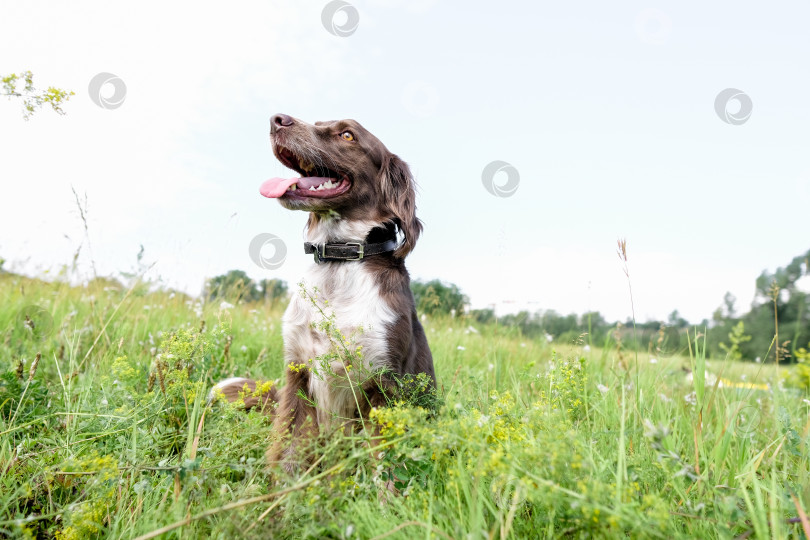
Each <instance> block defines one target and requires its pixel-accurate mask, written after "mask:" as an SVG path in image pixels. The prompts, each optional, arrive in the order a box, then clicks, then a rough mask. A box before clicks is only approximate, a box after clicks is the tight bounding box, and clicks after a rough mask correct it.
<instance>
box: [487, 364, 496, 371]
mask: <svg viewBox="0 0 810 540" xmlns="http://www.w3.org/2000/svg"><path fill="white" fill-rule="evenodd" d="M487 369H488V370H489V371H492V370H493V369H495V364H490V365H489V366H488V367H487Z"/></svg>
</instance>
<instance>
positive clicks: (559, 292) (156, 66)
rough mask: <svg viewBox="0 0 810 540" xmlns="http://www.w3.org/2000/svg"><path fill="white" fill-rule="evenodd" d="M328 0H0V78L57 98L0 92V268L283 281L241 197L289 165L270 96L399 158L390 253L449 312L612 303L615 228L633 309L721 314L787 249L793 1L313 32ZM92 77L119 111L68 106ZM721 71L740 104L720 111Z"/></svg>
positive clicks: (381, 15)
mask: <svg viewBox="0 0 810 540" xmlns="http://www.w3.org/2000/svg"><path fill="white" fill-rule="evenodd" d="M326 7H327V2H326V1H322V0H317V1H314V0H306V1H300V0H298V1H293V0H290V1H286V0H280V1H267V0H265V1H262V2H238V3H230V4H227V3H215V4H211V3H205V2H193V3H186V4H183V3H180V2H136V3H128V4H114V3H110V2H79V1H71V2H41V1H27V2H13V3H12V2H4V3H3V4H0V74H3V75H5V74H8V73H12V72H20V71H23V70H32V71H33V72H34V74H35V83H37V84H38V85H41V86H47V85H55V86H58V87H61V88H67V89H71V90H73V91H75V93H76V95H75V96H73V98H72V99H71V100H70V102H69V103H68V104H67V106H66V107H65V111H66V112H67V114H66V115H65V116H59V115H57V114H55V113H53V112H52V111H50V110H43V111H40V112H38V113H37V114H36V115H35V116H34V117H33V118H32V119H31V120H29V121H27V122H26V121H24V120H23V118H22V113H21V108H20V103H19V101H6V100H5V99H3V100H0V126H2V127H0V154H1V155H2V158H1V160H0V175H2V180H0V182H2V184H1V185H2V188H1V189H2V191H0V256H2V257H4V258H6V259H8V261H9V262H8V263H7V265H9V266H11V267H12V268H14V269H17V270H19V271H25V272H27V273H32V274H34V273H38V274H43V273H44V272H46V271H50V272H53V271H55V270H58V268H59V267H60V266H61V265H63V264H68V263H70V261H71V258H72V256H73V254H74V253H75V251H76V250H77V248H78V247H79V245H81V244H82V243H83V242H84V244H83V247H82V251H81V254H80V258H79V262H80V267H81V269H82V270H81V271H82V272H83V275H85V276H90V275H91V270H90V261H91V259H92V260H94V261H95V264H96V268H97V271H98V272H99V273H100V274H115V273H117V272H118V271H126V270H131V269H132V268H133V267H134V266H135V262H136V255H137V253H138V251H139V249H140V245H143V246H144V260H145V261H146V262H148V263H149V264H151V263H154V267H153V269H152V271H151V272H150V274H149V277H151V278H153V279H158V278H160V279H161V280H162V281H163V282H164V283H165V284H166V285H167V286H171V287H178V288H181V289H183V290H186V291H189V292H192V293H197V292H199V291H200V289H201V286H202V283H203V281H204V279H205V278H206V277H210V276H213V275H216V274H220V273H224V272H225V271H227V270H230V269H234V268H239V269H243V270H245V271H247V272H248V274H250V275H251V276H252V277H254V278H256V279H261V278H272V277H278V278H281V279H285V280H287V281H288V282H289V283H290V284H294V283H296V282H297V281H298V279H299V276H300V275H301V274H302V272H303V270H304V268H305V267H306V265H308V264H311V256H308V255H304V254H303V247H302V241H303V237H302V230H303V225H304V222H305V219H306V216H305V215H304V214H303V213H299V212H290V211H287V210H284V209H282V208H281V207H280V206H279V205H278V203H277V202H276V201H272V200H269V199H265V198H263V197H261V196H260V195H259V193H258V188H259V185H260V184H261V182H262V181H264V180H265V179H266V178H269V177H271V176H281V175H286V174H289V171H287V170H286V169H285V168H284V167H283V166H281V165H280V164H279V163H278V162H276V160H275V158H274V157H273V155H272V151H271V149H270V146H269V139H268V131H269V118H270V116H271V115H272V114H273V113H277V112H284V113H287V114H290V115H292V116H295V117H298V118H301V119H303V120H306V121H309V122H314V121H316V120H329V119H339V118H354V119H356V120H358V121H359V122H361V123H362V124H363V125H364V126H365V127H366V128H368V129H369V130H370V131H372V132H373V133H375V134H376V135H377V136H378V137H379V138H380V139H381V140H382V141H383V142H384V143H385V144H386V145H387V146H388V148H389V149H391V150H392V151H393V152H395V153H397V154H398V155H400V156H401V157H402V158H403V159H404V160H405V161H407V162H408V163H409V164H410V165H411V167H412V169H413V171H414V173H415V175H416V179H417V182H418V184H419V196H418V200H417V204H418V215H419V216H420V217H421V218H422V220H423V221H424V223H425V232H424V235H423V236H422V239H421V240H420V242H419V244H418V245H417V248H416V250H415V251H414V252H413V253H412V254H411V256H410V257H409V259H408V268H409V269H410V272H411V274H412V276H413V277H415V278H421V279H433V278H440V279H443V280H446V281H450V282H453V283H456V284H458V285H459V286H460V287H461V288H462V290H463V291H464V292H465V293H467V294H468V296H469V297H470V299H471V302H472V305H473V307H486V306H487V305H490V304H496V305H497V307H498V310H499V311H500V312H506V311H511V310H515V309H520V308H528V309H530V310H537V309H554V310H557V311H559V312H562V313H569V312H578V313H582V312H584V311H586V310H588V309H592V310H599V311H601V312H602V313H603V314H604V315H606V316H607V317H608V318H610V319H625V318H626V317H628V316H629V315H630V300H629V295H628V293H627V281H626V278H625V275H624V273H623V271H622V265H621V262H620V261H619V259H618V257H617V256H616V240H617V239H618V238H626V239H627V246H628V256H629V268H630V278H631V281H632V286H633V294H634V299H635V307H636V314H637V316H638V317H639V319H641V320H645V319H656V318H657V319H662V318H665V317H666V316H667V314H668V313H669V312H671V311H672V310H673V309H678V310H679V311H680V312H681V314H682V315H683V316H685V317H686V318H687V319H689V320H691V321H693V322H699V321H700V320H701V319H702V318H704V317H710V316H711V313H712V311H713V310H714V309H715V308H716V307H717V306H719V305H720V304H721V303H722V298H723V295H724V294H725V292H726V291H731V292H732V293H733V294H735V295H736V296H737V297H738V299H739V302H738V305H739V307H740V308H742V309H745V308H746V307H747V305H748V304H749V303H750V301H751V300H752V298H753V293H754V280H755V278H756V277H757V275H758V274H759V273H760V272H761V271H762V270H764V269H774V268H775V267H778V266H782V265H784V264H786V263H788V262H789V261H790V260H791V259H792V258H793V257H794V256H796V255H798V254H800V253H804V252H805V251H807V249H808V248H810V222H809V221H808V215H809V213H808V207H809V206H810V162H808V148H809V147H810V130H808V125H810V99H809V98H808V95H810V69H808V59H810V32H808V31H807V21H808V19H810V7H808V4H807V3H805V2H798V1H796V2H792V3H790V2H780V3H774V4H762V3H753V2H739V1H735V2H731V1H715V2H711V3H704V2H691V3H688V2H625V3H610V2H595V1H594V2H565V3H562V2H535V3H527V2H508V1H506V2H498V3H493V2H472V1H471V2H453V3H451V2H445V1H438V0H436V1H432V0H422V1H405V0H402V1H398V0H388V1H361V0H357V1H353V2H351V4H350V5H348V6H346V7H345V8H344V9H343V10H342V11H340V12H338V13H337V14H336V15H335V17H334V19H332V20H333V22H334V24H335V25H336V26H335V27H334V29H333V30H332V32H330V31H328V30H327V27H326V26H325V25H324V20H323V19H324V17H323V12H324V9H325V8H326ZM353 14H354V15H356V17H357V19H358V21H359V22H358V24H357V26H356V29H355V30H354V32H353V33H351V34H350V35H347V36H340V35H334V34H335V33H337V34H340V33H349V32H348V31H347V30H346V31H342V30H341V28H343V29H345V28H346V25H347V23H351V22H352V21H351V17H350V15H353ZM347 17H348V18H347ZM330 28H332V27H331V25H330ZM99 73H111V74H114V75H115V76H116V77H118V78H120V80H121V81H123V83H124V84H125V86H126V90H125V93H124V94H120V93H119V95H117V96H116V95H115V93H114V88H113V87H112V86H111V85H107V86H105V87H103V88H102V89H101V93H102V97H103V98H105V99H112V98H115V99H118V98H121V97H123V102H122V103H121V104H120V106H119V107H117V108H109V109H105V108H103V107H101V106H99V105H97V104H96V103H94V101H93V99H91V98H92V97H93V96H91V93H90V91H89V89H88V87H89V85H90V82H91V80H92V79H93V78H94V76H96V75H97V74H99ZM728 88H733V89H738V90H739V91H741V92H742V93H743V94H744V95H743V96H742V97H741V98H740V101H738V100H735V99H732V100H731V101H729V103H728V106H727V107H725V108H722V107H721V115H722V116H724V117H726V118H727V119H729V118H730V120H729V121H724V119H722V118H721V115H718V112H717V110H716V107H715V101H716V98H717V96H718V94H720V93H721V92H722V91H724V90H725V89H728ZM746 96H747V97H746ZM95 97H96V100H98V95H96V96H95ZM747 99H750V103H751V106H752V109H751V113H750V116H747V118H745V113H746V112H747V111H746V110H744V109H745V105H746V100H747ZM741 108H742V109H743V110H740V109H741ZM726 113H728V114H729V115H731V116H730V117H727V116H726ZM735 118H740V120H734V119H735ZM493 161H503V162H506V163H508V164H510V165H512V166H513V167H514V169H515V170H516V171H517V173H518V174H519V184H518V187H517V190H516V191H515V192H514V193H513V194H512V195H511V196H502V197H499V196H496V195H493V194H491V193H490V192H488V191H487V190H486V189H485V187H484V185H483V182H482V173H483V171H484V168H485V167H486V166H487V164H489V163H491V162H493ZM505 181H506V175H505V173H501V174H499V175H497V176H496V177H495V183H496V185H502V184H503V183H504V182H505ZM72 189H75V190H76V191H77V192H78V193H79V194H80V195H81V196H82V197H84V196H85V195H86V197H87V203H88V208H87V209H88V214H87V215H88V227H89V247H90V249H88V244H87V242H86V240H85V238H84V232H83V229H82V224H81V221H80V219H79V213H78V211H77V209H76V204H75V202H74V198H73V193H72V191H71V190H72ZM260 233H272V234H275V235H277V236H279V237H280V238H281V239H282V240H283V241H284V242H285V243H286V245H287V248H288V254H287V259H286V260H285V262H284V264H283V265H282V266H281V267H280V268H278V269H273V270H268V269H262V268H260V267H258V266H257V265H255V264H254V263H253V262H252V261H251V259H250V257H249V254H248V246H249V245H250V241H251V239H253V238H254V237H255V236H256V235H257V234H260Z"/></svg>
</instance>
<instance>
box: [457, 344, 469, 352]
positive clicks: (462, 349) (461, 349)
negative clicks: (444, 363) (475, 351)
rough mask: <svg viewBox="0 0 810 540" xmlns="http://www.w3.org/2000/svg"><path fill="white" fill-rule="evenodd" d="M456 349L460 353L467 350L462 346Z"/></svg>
mask: <svg viewBox="0 0 810 540" xmlns="http://www.w3.org/2000/svg"><path fill="white" fill-rule="evenodd" d="M456 349H458V350H460V351H466V350H467V349H466V348H465V347H464V346H462V345H459V346H458V347H456Z"/></svg>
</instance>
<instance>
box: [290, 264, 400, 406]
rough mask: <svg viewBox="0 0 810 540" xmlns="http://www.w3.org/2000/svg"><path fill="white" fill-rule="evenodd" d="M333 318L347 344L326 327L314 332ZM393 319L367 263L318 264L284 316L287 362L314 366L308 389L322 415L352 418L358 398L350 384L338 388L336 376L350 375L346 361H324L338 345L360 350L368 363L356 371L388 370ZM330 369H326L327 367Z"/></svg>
mask: <svg viewBox="0 0 810 540" xmlns="http://www.w3.org/2000/svg"><path fill="white" fill-rule="evenodd" d="M301 286H303V289H302V288H301ZM332 315H334V327H335V329H336V330H339V332H340V334H342V335H343V336H345V338H347V339H348V343H346V342H344V344H339V343H337V341H338V340H339V339H341V337H340V335H338V334H337V333H336V332H334V331H332V332H331V334H332V335H331V336H328V335H327V332H325V331H323V330H322V329H319V328H313V323H315V324H318V323H322V322H324V320H325V318H327V317H330V316H332ZM394 319H395V313H394V312H393V311H392V310H391V308H390V307H389V306H388V304H387V302H385V301H384V299H383V298H382V297H381V296H380V287H379V285H378V283H377V282H376V281H375V279H374V275H373V274H372V273H371V272H369V271H368V270H366V269H365V268H364V265H363V264H358V263H336V264H320V265H314V266H312V267H311V268H310V270H309V271H308V272H307V273H306V274H305V276H304V278H303V280H302V282H301V285H299V289H298V291H295V292H294V294H293V295H292V299H291V300H290V305H289V307H288V308H287V311H286V312H285V314H284V327H283V334H284V344H285V351H286V355H285V363H287V364H289V363H293V364H302V363H304V364H307V366H309V365H313V369H314V372H313V374H312V375H311V376H310V385H309V390H310V392H311V394H312V397H313V398H314V399H315V401H316V402H317V404H318V407H319V411H318V416H319V417H321V416H322V413H323V414H324V415H325V414H327V413H328V414H332V415H342V414H348V409H350V408H351V406H352V399H353V398H352V394H351V392H349V393H348V395H347V392H346V391H345V390H346V389H347V388H346V387H347V386H348V385H347V384H346V382H345V381H343V382H342V384H335V380H334V379H335V377H334V375H335V374H337V375H342V374H345V371H343V369H344V368H343V365H342V362H340V361H338V360H336V359H329V360H328V361H326V362H325V361H324V360H323V359H324V358H328V356H329V355H331V354H332V353H333V352H334V350H335V347H341V348H342V347H343V346H344V345H345V346H346V347H348V348H349V350H351V351H354V350H356V348H357V347H358V346H359V347H361V349H360V350H361V352H362V357H363V365H362V366H360V365H353V366H352V369H354V370H355V371H357V370H358V369H364V370H377V369H380V368H384V367H387V363H388V356H389V351H388V346H387V339H386V336H387V332H388V327H389V325H391V324H392V323H393V322H394ZM324 355H327V356H324ZM318 357H321V359H322V360H321V362H318ZM310 359H312V364H310V363H309V360H310ZM318 364H320V365H318ZM325 365H327V366H328V368H327V369H324V367H325ZM349 390H350V389H349ZM321 409H323V410H321ZM320 419H321V418H319V420H320ZM322 419H323V420H326V418H322Z"/></svg>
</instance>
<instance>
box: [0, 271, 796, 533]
mask: <svg viewBox="0 0 810 540" xmlns="http://www.w3.org/2000/svg"><path fill="white" fill-rule="evenodd" d="M0 306H2V307H0V331H2V334H0V336H2V337H1V338H0V375H1V378H0V536H8V537H29V538H31V537H39V538H46V537H54V536H55V537H58V538H94V537H104V538H136V537H142V538H148V537H162V538H208V537H211V538H232V537H236V536H238V535H246V536H248V537H272V538H412V537H424V538H432V537H436V538H538V537H544V538H555V537H594V536H596V537H613V536H630V537H651V538H662V537H668V538H672V537H675V538H729V537H735V536H740V535H742V536H752V535H753V536H756V537H795V538H800V537H802V534H805V535H806V534H807V533H806V532H804V533H803V532H802V531H803V530H804V531H807V528H808V527H810V525H808V524H807V523H806V521H805V523H804V524H803V523H802V519H803V517H804V516H805V514H806V509H807V508H808V505H810V482H808V480H810V478H808V475H809V474H810V473H808V470H810V463H809V459H808V458H809V457H810V453H809V452H808V441H809V435H808V430H809V429H810V422H809V421H808V419H809V418H810V417H809V416H808V414H809V411H810V407H809V406H808V404H809V403H810V402H808V396H807V395H806V394H804V393H802V392H800V391H797V390H794V389H791V388H786V387H784V386H783V384H782V381H781V380H779V379H778V378H777V375H776V371H775V369H774V366H772V365H762V364H743V363H737V362H731V361H713V362H710V361H708V360H707V359H706V357H705V341H704V339H703V337H702V335H701V333H700V330H699V329H698V330H696V331H693V332H692V333H690V337H689V345H690V347H689V350H688V351H687V354H686V355H685V356H678V355H675V356H668V357H661V358H658V357H653V356H651V355H650V354H645V353H638V355H637V357H635V358H634V359H633V362H632V363H630V362H628V358H627V354H628V353H627V352H626V351H625V350H623V349H622V347H621V346H620V344H617V343H615V342H613V341H608V342H606V343H605V344H604V347H602V348H597V347H594V346H593V344H590V346H589V347H587V349H586V348H584V347H582V346H581V345H579V344H576V343H571V344H566V343H547V342H546V341H545V340H543V341H533V340H528V339H524V338H523V337H522V336H521V335H520V333H519V331H518V330H517V329H515V328H512V327H504V326H498V325H495V324H493V325H487V326H477V325H476V326H475V327H473V323H471V322H470V321H468V320H465V319H464V318H463V317H461V318H450V317H444V318H443V317H438V318H426V319H425V320H424V325H425V328H426V332H427V336H428V339H429V342H430V345H431V348H432V351H433V355H434V359H435V363H436V370H437V378H438V381H439V389H438V393H439V397H440V399H441V402H442V405H441V407H440V408H439V409H438V411H437V412H431V411H430V410H427V409H424V408H422V407H420V406H419V405H418V404H416V403H413V402H408V401H407V400H406V401H403V402H401V403H399V404H398V405H396V406H393V407H389V408H387V409H383V410H380V411H376V412H375V414H374V415H373V422H375V424H376V425H378V426H379V427H380V428H381V430H382V440H381V441H377V445H376V446H375V447H373V448H372V447H370V446H369V444H368V442H369V440H368V439H369V435H367V434H364V433H359V434H354V435H345V434H342V433H330V434H325V436H324V437H322V438H321V439H320V440H318V441H316V442H315V444H316V445H317V446H316V455H317V456H318V461H317V463H316V465H315V466H313V467H311V468H309V469H307V470H304V471H303V472H300V473H299V474H297V475H296V476H287V475H285V474H283V473H282V472H281V471H279V470H267V469H266V468H265V464H264V458H263V456H264V451H265V449H266V447H267V445H268V444H269V442H270V441H272V440H273V437H274V434H273V433H272V430H271V426H270V422H269V421H268V420H267V418H266V417H264V416H262V415H261V414H258V413H253V412H251V413H244V412H241V411H239V410H238V409H237V408H235V407H231V406H227V405H223V404H215V405H213V406H209V405H208V404H207V403H206V396H207V393H208V390H209V389H210V387H211V386H212V384H213V383H214V382H215V381H217V380H219V379H221V378H225V377H229V376H235V375H238V376H250V377H254V378H263V379H278V378H280V377H281V375H282V370H283V368H284V361H283V358H282V340H281V335H280V323H279V320H280V314H281V310H282V309H283V307H284V306H280V305H277V306H262V305H256V306H252V305H243V304H237V305H235V306H230V305H229V304H227V303H226V304H220V303H216V304H209V305H202V304H201V303H200V302H199V301H197V300H195V299H191V298H188V297H186V296H184V295H182V294H177V293H169V292H161V291H158V292H150V291H149V288H148V287H147V286H146V285H143V284H140V285H136V286H134V287H133V288H131V289H122V288H120V287H118V286H115V285H114V284H112V283H104V282H103V281H98V282H93V283H91V284H90V285H89V286H87V287H84V288H78V287H70V286H68V285H65V284H62V283H44V282H41V281H37V280H31V279H27V278H23V277H19V276H14V275H0ZM31 306H36V307H38V308H39V309H35V308H33V307H31ZM26 314H29V315H30V316H29V319H28V320H26V318H25V315H26ZM49 320H52V325H50V329H49V324H48V323H49ZM38 354H39V355H40V356H39V358H40V359H39V362H38V365H37V366H36V369H35V370H33V369H32V364H33V362H34V360H35V358H37V355H38ZM630 354H634V353H630ZM763 356H764V355H763ZM781 370H782V371H783V372H784V371H786V368H785V367H784V366H783V367H782V368H781ZM32 372H33V373H32ZM29 375H30V376H29ZM723 381H726V382H725V383H724V382H723ZM728 381H733V382H735V383H739V384H737V385H736V386H732V385H730V384H728ZM762 384H764V385H767V386H765V387H761V386H758V385H762ZM369 431H371V430H369ZM379 452H382V453H383V454H382V456H380V455H379ZM372 454H374V455H372ZM386 474H388V476H386ZM386 478H395V479H396V480H397V482H398V483H399V487H400V493H399V494H398V495H393V494H392V493H390V492H389V491H387V490H386V489H385V479H386ZM804 519H805V520H806V517H804ZM803 528H804V529H803Z"/></svg>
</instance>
